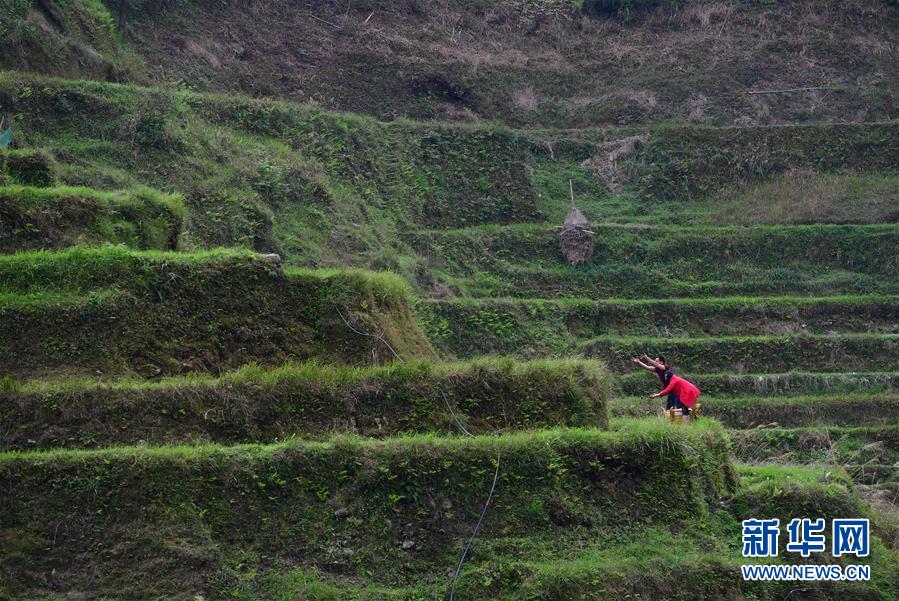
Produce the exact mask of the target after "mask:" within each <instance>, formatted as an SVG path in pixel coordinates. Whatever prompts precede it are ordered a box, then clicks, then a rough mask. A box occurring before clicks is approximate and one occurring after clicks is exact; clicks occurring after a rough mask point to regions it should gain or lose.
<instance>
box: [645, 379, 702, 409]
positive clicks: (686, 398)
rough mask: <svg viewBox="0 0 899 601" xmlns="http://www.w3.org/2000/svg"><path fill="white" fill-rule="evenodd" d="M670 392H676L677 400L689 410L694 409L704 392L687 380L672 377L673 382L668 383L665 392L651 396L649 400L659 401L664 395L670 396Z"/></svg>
mask: <svg viewBox="0 0 899 601" xmlns="http://www.w3.org/2000/svg"><path fill="white" fill-rule="evenodd" d="M669 392H674V393H675V394H677V398H678V399H679V400H680V402H681V404H682V405H683V406H684V407H686V408H687V409H692V408H693V405H695V404H696V397H698V396H699V395H700V394H702V391H701V390H699V389H698V388H696V386H694V385H693V384H692V383H691V382H688V381H687V380H685V379H683V378H681V377H679V376H675V375H674V374H672V375H671V380H670V381H669V382H668V386H666V387H665V389H664V390H661V391H660V392H657V393H655V394H651V395H649V398H652V399H657V398H659V397H660V396H662V395H663V394H668V393H669ZM684 415H687V412H686V411H685V412H684Z"/></svg>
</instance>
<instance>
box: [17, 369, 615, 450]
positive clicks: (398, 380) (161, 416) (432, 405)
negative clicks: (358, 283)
mask: <svg viewBox="0 0 899 601" xmlns="http://www.w3.org/2000/svg"><path fill="white" fill-rule="evenodd" d="M610 387H611V377H610V375H609V374H608V372H607V371H606V370H605V367H604V366H602V365H601V364H599V363H597V362H587V361H573V360H569V361H533V362H527V363H516V362H513V361H511V360H508V359H506V360H486V359H482V360H478V361H474V362H466V363H453V364H440V363H437V364H432V363H428V362H413V363H394V364H392V365H390V366H386V367H376V368H371V367H369V368H351V367H342V368H339V367H330V366H320V365H315V364H298V365H285V366H282V367H278V368H274V369H264V368H261V367H259V366H253V365H251V366H245V367H243V368H241V369H239V370H238V371H236V372H234V373H230V374H226V375H224V376H222V377H221V378H210V377H204V376H194V377H179V378H166V379H164V380H161V381H158V382H147V381H131V382H115V381H112V382H98V381H96V380H93V381H92V380H76V381H62V382H53V383H50V382H47V381H44V380H39V381H31V382H28V383H25V384H23V385H20V386H17V387H16V388H17V390H15V391H10V392H6V393H2V399H3V403H2V407H0V416H2V418H3V421H4V423H6V424H7V425H8V426H10V428H12V430H11V431H10V432H9V436H8V437H7V436H4V440H3V443H2V444H0V447H2V448H6V449H25V450H28V449H34V448H51V447H85V446H86V447H95V446H110V445H123V444H124V445H127V444H136V443H138V442H139V441H142V442H143V443H147V444H175V443H188V442H189V443H202V442H205V441H215V442H219V443H237V442H271V441H275V440H280V439H284V438H287V437H290V436H300V437H302V438H305V439H320V438H326V437H329V436H331V435H333V434H334V433H337V432H345V433H355V434H359V435H363V436H369V437H375V438H382V437H387V436H396V435H398V434H401V433H412V432H419V433H426V432H432V433H443V434H455V433H458V431H459V424H462V427H464V428H466V429H467V430H468V431H470V432H474V433H490V432H494V431H497V430H502V431H513V430H519V429H527V430H531V429H537V428H547V427H549V428H551V427H556V426H560V425H564V426H592V427H599V428H606V427H608V416H607V412H606V401H607V399H608V397H609V389H610ZM457 420H458V421H457Z"/></svg>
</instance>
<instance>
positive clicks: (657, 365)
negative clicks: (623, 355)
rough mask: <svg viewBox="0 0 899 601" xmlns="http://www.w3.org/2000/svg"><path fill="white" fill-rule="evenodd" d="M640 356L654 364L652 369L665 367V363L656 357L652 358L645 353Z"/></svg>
mask: <svg viewBox="0 0 899 601" xmlns="http://www.w3.org/2000/svg"><path fill="white" fill-rule="evenodd" d="M640 358H641V359H645V360H646V361H647V362H648V363H649V364H650V365H652V368H650V369H665V365H664V364H663V363H659V362H658V361H656V360H655V359H651V358H650V357H649V355H643V356H642V357H640Z"/></svg>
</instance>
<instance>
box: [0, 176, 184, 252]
mask: <svg viewBox="0 0 899 601" xmlns="http://www.w3.org/2000/svg"><path fill="white" fill-rule="evenodd" d="M183 218H184V206H183V204H182V199H181V198H180V197H177V196H169V195H164V194H160V193H158V192H154V191H152V190H149V189H144V190H138V191H133V192H132V191H128V192H117V193H112V192H97V191H96V190H93V189H91V188H72V187H65V186H56V187H51V188H35V187H26V186H0V227H2V232H0V251H2V252H7V253H10V252H18V251H24V250H37V249H54V248H57V249H58V248H65V247H69V246H76V245H79V244H100V243H110V244H123V245H126V246H128V247H131V248H135V249H155V250H173V249H174V248H175V247H176V246H177V244H178V237H179V236H180V234H181V227H182V220H183Z"/></svg>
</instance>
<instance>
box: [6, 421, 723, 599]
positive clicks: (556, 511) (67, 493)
mask: <svg viewBox="0 0 899 601" xmlns="http://www.w3.org/2000/svg"><path fill="white" fill-rule="evenodd" d="M663 449H664V452H662V450H663ZM700 449H701V451H699V450H700ZM697 451H698V452H697ZM497 453H500V455H501V457H500V461H502V462H503V463H502V465H503V469H502V470H501V474H500V481H499V485H498V490H500V491H502V492H501V494H499V495H498V496H497V498H496V499H495V503H494V505H493V509H492V511H491V518H490V520H489V522H488V523H486V524H485V539H497V538H500V539H502V538H506V537H513V539H514V537H534V538H536V539H542V540H547V541H548V540H552V539H554V538H555V537H556V533H557V529H558V527H559V526H560V525H562V524H568V525H571V526H574V525H579V526H577V527H574V528H572V529H570V530H569V531H568V533H567V534H566V536H568V537H579V536H582V537H590V536H597V535H598V534H599V533H602V532H609V533H611V532H618V533H620V534H619V535H621V534H624V533H626V532H628V531H631V532H633V531H634V529H635V528H637V529H639V528H643V527H646V526H647V525H654V524H655V525H658V526H659V527H665V526H666V525H669V524H673V523H676V522H679V521H682V520H685V521H687V522H690V521H692V520H695V519H699V518H700V517H701V516H703V515H708V511H709V510H710V509H711V508H714V507H715V506H716V505H717V503H718V501H719V499H720V497H721V496H722V495H726V494H728V493H729V491H731V490H733V487H734V486H735V484H736V480H735V477H734V473H733V468H732V466H731V464H730V460H729V458H728V444H727V441H726V437H725V436H724V434H723V431H722V430H721V429H720V427H718V426H716V425H715V424H714V423H712V422H706V424H705V425H703V426H701V427H697V428H693V429H689V430H687V429H679V428H672V427H670V426H667V425H666V424H664V423H660V422H657V423H646V422H629V423H626V424H622V425H621V427H620V428H619V429H618V430H616V431H614V432H602V431H599V430H595V429H592V430H577V429H568V430H544V431H540V432H532V433H510V434H506V435H504V436H502V437H478V438H474V439H468V438H459V437H453V438H438V437H434V436H418V437H411V438H400V439H387V440H384V441H372V440H364V439H355V438H346V437H343V438H335V439H333V440H330V441H328V442H323V443H310V442H298V441H290V442H287V443H283V444H279V445H274V446H236V447H216V446H193V447H170V448H166V447H162V448H144V449H141V448H115V449H110V450H104V451H49V452H44V453H24V454H22V453H5V454H0V482H2V489H3V490H16V491H17V493H16V494H15V495H13V496H8V497H6V498H5V499H4V505H5V506H6V507H7V510H5V511H4V513H3V518H2V520H3V529H4V532H5V533H9V538H8V539H7V540H9V541H16V543H15V544H14V545H12V546H10V545H4V546H3V550H2V553H3V555H4V556H3V560H4V561H3V562H2V563H0V565H2V566H3V567H2V568H0V570H3V572H2V573H3V574H5V575H6V576H7V577H9V575H11V574H13V573H14V574H15V575H16V580H15V581H16V582H18V583H19V585H20V586H26V587H34V586H35V585H38V583H39V582H40V579H41V578H42V577H43V574H45V573H46V572H48V571H49V570H51V569H56V573H57V578H60V579H61V581H62V582H65V583H66V586H68V587H78V586H82V585H83V584H85V583H91V582H93V583H94V585H96V584H100V585H101V587H102V589H103V591H115V592H116V593H117V594H119V595H123V594H124V595H125V596H146V595H149V594H156V595H160V594H162V595H165V594H166V593H167V592H171V591H172V590H173V589H172V588H171V587H172V586H173V585H172V584H167V583H174V582H182V583H183V582H192V581H193V580H191V578H190V574H191V573H195V574H197V575H199V576H207V577H212V576H215V578H212V580H211V582H220V583H221V584H222V585H224V586H232V585H233V584H234V583H235V582H236V580H235V578H237V577H239V576H240V575H241V573H242V572H243V571H244V570H245V569H248V570H256V569H259V568H260V567H261V566H262V564H263V563H264V564H269V565H272V564H271V563H270V562H275V563H276V564H280V563H282V562H285V563H287V564H293V565H296V563H297V562H302V563H305V564H307V565H327V564H333V562H338V563H339V564H340V566H341V572H342V573H343V574H346V575H354V574H355V575H357V576H359V577H365V578H367V579H369V580H371V581H372V582H374V583H377V584H379V585H382V586H391V585H392V586H409V585H411V584H413V583H422V582H423V583H429V582H430V583H434V584H437V583H442V582H444V580H443V578H442V577H435V575H436V573H437V572H439V571H442V567H444V566H445V565H449V563H451V557H454V556H455V555H456V553H457V547H456V541H457V540H458V539H459V537H461V536H464V535H465V533H467V532H468V530H469V528H470V525H471V521H472V519H474V518H475V517H476V513H477V512H478V511H479V507H480V502H481V501H483V498H482V495H483V492H484V480H488V481H489V478H490V477H491V476H492V473H493V471H494V462H495V461H496V460H497ZM363 492H364V494H362V493H363ZM522 498H527V499H528V500H529V501H528V502H527V503H522V502H521V499H522ZM661 499H665V501H664V502H662V501H661ZM73 508H75V513H76V515H75V517H74V518H73V519H67V521H68V523H69V528H68V529H66V530H64V531H63V533H62V534H61V535H60V534H57V535H56V539H55V544H53V543H51V542H50V541H51V539H52V538H53V536H54V530H55V528H54V526H53V524H54V523H56V522H57V521H58V520H59V519H66V518H65V516H66V515H68V514H70V513H71V511H72V509H73ZM163 516H167V517H163ZM159 520H164V521H165V523H166V524H167V528H170V529H172V530H171V532H173V533H174V532H178V533H179V534H178V535H177V536H179V538H181V539H182V541H183V543H182V545H178V546H169V545H166V544H165V543H164V540H159V539H157V538H155V537H148V535H149V532H150V531H151V530H155V529H156V528H157V525H158V524H159V523H160V522H159ZM76 524H77V526H76ZM591 533H592V534H591ZM404 540H411V541H413V543H414V546H413V547H411V548H409V546H408V545H407V548H405V549H403V548H402V546H403V545H401V544H399V541H404ZM522 540H524V539H522ZM123 544H124V545H125V546H126V547H128V548H129V549H130V552H129V553H127V557H128V559H127V566H126V564H123V563H122V560H123V556H121V555H119V554H118V553H116V552H113V548H114V547H115V548H119V549H121V548H122V547H121V545H123ZM147 545H149V546H147ZM184 545H187V546H184ZM46 547H50V551H49V552H42V553H40V554H39V556H37V555H34V552H35V551H36V550H37V549H38V548H40V549H44V548H46ZM346 548H350V549H351V550H352V551H353V553H346V552H345V551H344V549H346ZM87 549H94V550H95V551H99V552H93V553H84V551H85V550H87ZM26 557H30V558H31V559H30V560H26V559H25V558H26ZM241 557H242V558H243V560H242V561H239V558H241ZM448 562H449V563H448ZM237 563H242V564H243V566H245V567H235V566H236V565H237ZM116 568H125V569H116ZM438 568H439V569H438ZM95 570H99V571H100V572H103V573H106V574H109V576H108V577H107V578H105V579H104V580H103V581H102V583H98V582H97V581H95V580H93V579H92V578H91V577H90V576H89V574H91V573H94V571H95ZM235 570H236V572H235ZM435 570H437V572H435ZM162 573H168V574H169V577H167V578H160V577H159V576H160V574H162ZM185 578H186V579H187V580H184V579H185ZM218 578H221V579H223V580H218ZM237 580H239V578H237ZM10 592H11V593H12V592H15V591H10Z"/></svg>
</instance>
